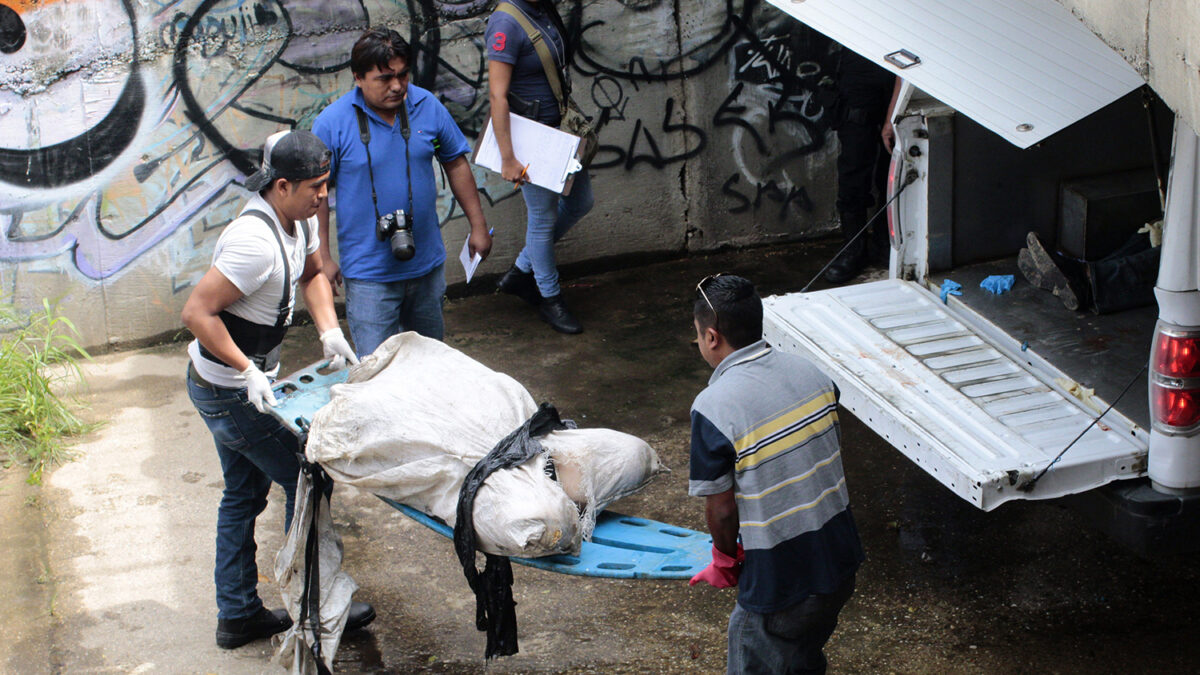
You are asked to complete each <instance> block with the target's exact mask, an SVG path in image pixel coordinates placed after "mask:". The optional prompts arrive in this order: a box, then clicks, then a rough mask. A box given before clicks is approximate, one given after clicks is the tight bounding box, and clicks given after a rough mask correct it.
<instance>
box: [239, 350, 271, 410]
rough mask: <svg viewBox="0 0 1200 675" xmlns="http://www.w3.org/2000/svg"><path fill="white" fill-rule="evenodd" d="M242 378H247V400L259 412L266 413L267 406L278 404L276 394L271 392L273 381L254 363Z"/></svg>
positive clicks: (244, 372)
mask: <svg viewBox="0 0 1200 675" xmlns="http://www.w3.org/2000/svg"><path fill="white" fill-rule="evenodd" d="M242 377H244V378H246V398H247V399H249V400H250V403H251V404H252V405H254V407H255V408H257V409H258V412H260V413H265V412H267V406H273V405H275V404H276V403H278V401H276V400H275V392H273V391H271V381H270V380H268V379H267V376H266V375H263V372H262V371H261V370H259V369H258V366H256V365H254V363H253V362H251V363H250V365H249V366H248V367H247V368H246V369H245V370H243V371H242Z"/></svg>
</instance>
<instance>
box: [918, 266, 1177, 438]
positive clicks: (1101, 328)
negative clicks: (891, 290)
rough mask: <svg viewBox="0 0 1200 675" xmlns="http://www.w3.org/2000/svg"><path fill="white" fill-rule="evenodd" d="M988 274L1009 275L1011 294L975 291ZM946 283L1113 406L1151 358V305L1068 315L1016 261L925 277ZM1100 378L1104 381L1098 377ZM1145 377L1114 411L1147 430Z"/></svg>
mask: <svg viewBox="0 0 1200 675" xmlns="http://www.w3.org/2000/svg"><path fill="white" fill-rule="evenodd" d="M992 274H1012V275H1014V276H1015V277H1016V283H1015V284H1014V285H1013V289H1012V290H1011V291H1009V292H1007V293H1004V294H1003V295H993V294H991V293H989V292H987V291H985V290H983V289H981V288H980V287H979V282H980V281H982V280H983V279H984V278H985V277H987V276H989V275H992ZM943 279H951V280H953V281H956V282H958V283H960V284H962V286H963V294H962V296H961V297H960V298H959V299H960V300H962V302H963V304H965V305H967V306H968V307H970V308H971V309H973V310H975V311H976V312H978V313H979V314H982V315H984V316H986V317H988V319H989V320H990V321H992V322H993V323H994V324H996V325H997V326H998V327H1000V328H1001V329H1003V330H1004V332H1006V333H1008V334H1009V335H1010V336H1012V337H1013V338H1015V339H1017V340H1021V341H1027V342H1028V343H1029V346H1030V347H1031V348H1033V349H1035V350H1036V351H1037V352H1038V354H1040V355H1041V356H1042V357H1043V358H1045V359H1046V360H1048V361H1050V362H1051V363H1052V364H1054V365H1055V366H1056V367H1058V368H1059V369H1060V370H1062V371H1063V372H1065V373H1066V374H1068V375H1070V376H1071V377H1072V378H1074V379H1075V380H1076V381H1078V382H1079V383H1080V384H1082V385H1084V386H1086V387H1091V388H1094V389H1095V390H1096V395H1097V396H1099V397H1100V398H1102V399H1104V400H1105V401H1109V402H1111V401H1113V400H1115V399H1116V397H1117V396H1118V395H1119V394H1120V393H1121V389H1122V388H1123V387H1124V386H1125V385H1126V384H1127V383H1128V382H1129V380H1130V379H1131V378H1133V376H1134V374H1136V373H1137V372H1138V371H1139V370H1140V369H1141V368H1142V366H1144V365H1146V363H1147V361H1148V360H1149V358H1150V342H1151V340H1152V339H1153V336H1154V323H1155V321H1156V319H1157V309H1156V307H1155V306H1153V305H1150V306H1147V307H1140V308H1138V309H1131V310H1126V311H1124V312H1118V313H1116V314H1108V315H1104V316H1098V315H1096V314H1093V313H1092V312H1090V311H1082V312H1072V311H1070V310H1068V309H1067V308H1065V307H1063V304H1062V302H1061V301H1060V300H1059V299H1058V298H1057V297H1055V296H1054V295H1053V294H1051V293H1050V292H1048V291H1044V290H1042V289H1040V288H1037V287H1035V286H1032V285H1030V284H1029V283H1028V282H1027V281H1025V279H1024V277H1022V276H1021V273H1020V272H1019V271H1018V270H1017V259H1016V257H1015V256H1014V257H1011V258H1004V259H1001V260H993V261H989V262H984V263H976V264H973V265H966V266H963V267H958V268H955V269H954V270H951V271H949V272H944V273H943V272H939V273H932V274H930V280H931V283H934V284H937V285H940V284H941V282H942V280H943ZM1101 374H1103V375H1104V377H1099V376H1100V375H1101ZM1147 396H1148V394H1147V391H1146V374H1145V373H1142V374H1141V375H1140V376H1139V377H1138V381H1137V382H1135V383H1134V384H1133V386H1132V387H1130V389H1129V391H1128V392H1126V394H1125V396H1123V397H1122V398H1121V400H1120V401H1118V402H1117V405H1116V408H1117V410H1119V411H1120V412H1121V413H1122V414H1124V415H1125V416H1126V417H1128V418H1129V419H1131V420H1133V421H1134V422H1136V423H1137V424H1139V425H1141V426H1142V427H1143V428H1146V429H1149V428H1150V411H1149V402H1148V398H1147Z"/></svg>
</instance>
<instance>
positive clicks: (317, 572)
mask: <svg viewBox="0 0 1200 675" xmlns="http://www.w3.org/2000/svg"><path fill="white" fill-rule="evenodd" d="M307 443H308V433H307V429H306V430H305V432H304V433H303V434H302V435H301V436H300V452H299V453H297V456H298V458H299V459H300V467H301V470H302V471H303V472H304V473H306V474H308V475H309V477H310V478H311V479H312V485H311V486H310V491H309V493H308V498H309V505H308V508H309V513H310V514H311V516H312V517H311V519H310V520H309V523H308V532H307V534H306V537H305V541H304V592H303V593H301V594H300V616H299V618H298V619H297V621H296V625H297V626H301V627H303V626H304V622H305V621H307V622H308V623H309V626H308V627H309V630H310V631H312V644H311V645H310V646H309V648H310V649H312V654H313V658H314V660H315V661H316V664H317V673H318V675H331V674H330V671H329V668H328V667H327V666H326V665H325V659H324V658H322V654H321V633H322V630H321V541H320V536H319V533H318V524H319V520H320V516H321V497H322V496H325V495H326V494H328V493H329V490H330V489H331V487H332V484H333V480H332V479H331V478H330V477H329V475H328V474H326V473H325V470H324V469H322V468H321V465H320V464H314V463H312V462H309V461H308V460H307V458H306V457H305V455H304V447H305V445H307ZM301 630H303V628H301Z"/></svg>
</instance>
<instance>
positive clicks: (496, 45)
mask: <svg viewBox="0 0 1200 675" xmlns="http://www.w3.org/2000/svg"><path fill="white" fill-rule="evenodd" d="M507 42H508V36H507V35H505V34H504V33H500V32H497V33H496V41H495V42H493V43H492V49H495V50H496V51H498V52H502V51H504V45H505V44H506V43H507Z"/></svg>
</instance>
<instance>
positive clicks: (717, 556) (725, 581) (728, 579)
mask: <svg viewBox="0 0 1200 675" xmlns="http://www.w3.org/2000/svg"><path fill="white" fill-rule="evenodd" d="M712 557H713V561H712V563H710V564H709V566H708V567H705V568H704V569H702V570H700V573H699V574H697V575H696V576H694V577H692V580H691V581H689V582H688V586H695V585H696V584H698V583H700V582H701V581H704V582H707V583H708V585H709V586H712V587H713V588H733V587H734V586H737V583H738V575H740V574H741V573H742V563H744V562H746V551H745V550H744V549H743V548H742V545H741V544H740V543H739V544H738V550H737V558H731V557H729V556H727V555H725V554H724V553H722V552H721V551H719V550H717V547H716V546H713V548H712Z"/></svg>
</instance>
